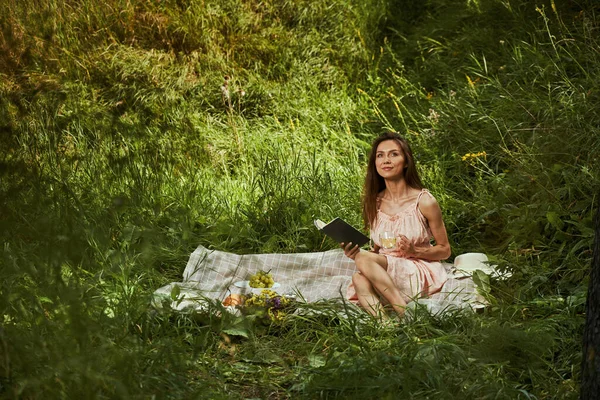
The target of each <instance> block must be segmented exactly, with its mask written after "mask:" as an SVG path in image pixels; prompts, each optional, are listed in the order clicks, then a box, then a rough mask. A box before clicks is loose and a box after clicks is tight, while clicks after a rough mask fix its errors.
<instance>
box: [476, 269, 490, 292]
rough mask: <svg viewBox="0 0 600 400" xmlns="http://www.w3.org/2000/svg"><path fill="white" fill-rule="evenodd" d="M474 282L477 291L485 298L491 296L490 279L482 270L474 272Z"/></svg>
mask: <svg viewBox="0 0 600 400" xmlns="http://www.w3.org/2000/svg"><path fill="white" fill-rule="evenodd" d="M473 282H474V283H475V286H477V291H478V292H479V294H481V295H482V296H484V297H486V298H487V297H489V296H490V289H491V286H490V277H489V276H488V275H487V274H486V273H485V272H483V271H482V270H480V269H476V270H475V271H473Z"/></svg>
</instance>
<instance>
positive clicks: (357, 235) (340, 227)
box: [315, 218, 369, 247]
mask: <svg viewBox="0 0 600 400" xmlns="http://www.w3.org/2000/svg"><path fill="white" fill-rule="evenodd" d="M315 226H316V227H317V228H318V229H319V230H320V231H321V232H323V233H324V234H326V235H327V236H329V237H330V238H332V239H333V240H335V241H336V242H338V243H348V242H352V244H357V245H358V247H362V246H364V245H365V244H366V243H368V242H369V238H368V237H367V236H365V235H364V234H363V233H362V232H360V231H359V230H358V229H356V228H355V227H353V226H352V225H350V224H349V223H347V222H346V221H344V220H343V219H341V218H336V219H334V220H333V221H331V222H330V223H328V224H326V223H325V222H323V221H321V220H320V219H316V220H315Z"/></svg>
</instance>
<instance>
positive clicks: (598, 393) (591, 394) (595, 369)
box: [580, 207, 600, 400]
mask: <svg viewBox="0 0 600 400" xmlns="http://www.w3.org/2000/svg"><path fill="white" fill-rule="evenodd" d="M594 228H595V232H594V255H593V261H592V272H591V274H590V284H589V286H588V296H587V301H586V304H585V315H586V317H585V329H584V331H583V359H582V361H581V393H580V399H581V400H597V399H600V207H599V208H598V211H597V212H596V218H595V222H594Z"/></svg>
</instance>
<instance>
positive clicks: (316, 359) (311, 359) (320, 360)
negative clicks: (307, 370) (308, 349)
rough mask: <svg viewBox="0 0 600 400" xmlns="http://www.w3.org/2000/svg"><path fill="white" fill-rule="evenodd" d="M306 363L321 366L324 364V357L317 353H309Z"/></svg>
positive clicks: (315, 366)
mask: <svg viewBox="0 0 600 400" xmlns="http://www.w3.org/2000/svg"><path fill="white" fill-rule="evenodd" d="M308 363H309V364H310V366H311V367H313V368H321V367H322V366H324V365H325V357H323V356H321V355H317V354H310V355H309V356H308Z"/></svg>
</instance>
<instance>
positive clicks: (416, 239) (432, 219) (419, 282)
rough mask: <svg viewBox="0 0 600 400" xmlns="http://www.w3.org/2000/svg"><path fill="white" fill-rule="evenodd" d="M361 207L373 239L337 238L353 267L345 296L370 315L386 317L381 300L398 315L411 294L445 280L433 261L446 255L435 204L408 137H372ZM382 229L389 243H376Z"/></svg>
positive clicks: (445, 238) (445, 240)
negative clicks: (366, 246)
mask: <svg viewBox="0 0 600 400" xmlns="http://www.w3.org/2000/svg"><path fill="white" fill-rule="evenodd" d="M362 207H363V219H364V223H365V227H369V228H370V231H371V240H372V241H373V242H374V244H375V245H374V247H373V249H372V250H371V251H361V250H360V249H359V248H358V246H355V245H353V244H352V243H342V244H341V247H342V248H343V249H344V253H345V254H346V256H348V257H350V258H351V259H353V260H354V262H355V263H356V267H357V269H358V272H356V273H355V274H354V275H353V276H352V284H351V285H350V287H349V288H348V298H349V299H350V300H354V301H358V303H359V304H360V305H361V307H362V308H364V309H365V310H366V311H367V312H369V313H370V314H371V315H373V316H382V317H384V318H385V317H386V314H385V313H383V312H382V305H381V301H383V302H384V303H386V304H390V305H391V306H392V307H393V308H394V311H396V313H397V314H398V315H399V316H402V315H403V314H404V310H405V307H406V304H407V303H408V302H409V301H410V300H411V299H413V298H415V297H420V296H428V295H430V294H433V293H435V292H437V291H439V290H440V289H441V287H442V285H443V284H444V282H446V279H447V276H446V270H445V269H444V267H443V265H442V264H441V263H440V262H439V261H440V260H444V259H446V258H448V257H450V245H449V244H448V235H447V233H446V228H445V226H444V221H443V220H442V212H441V210H440V206H439V205H438V203H437V201H436V199H435V198H434V197H433V196H432V195H431V194H430V193H429V192H428V191H427V190H425V189H423V186H422V184H421V179H420V178H419V175H418V173H417V170H416V168H415V162H414V159H413V155H412V151H411V150H410V147H409V145H408V142H407V141H406V140H405V139H403V138H402V137H401V136H400V135H398V134H397V133H395V132H389V133H386V134H384V135H382V136H380V137H378V138H377V139H376V140H375V142H374V143H373V146H372V148H371V154H370V157H369V164H368V166H367V176H366V179H365V185H364V193H363V199H362ZM383 232H391V233H392V235H393V237H395V239H396V244H395V247H393V248H390V249H385V248H383V247H382V245H381V240H380V235H381V234H382V233H383ZM431 237H433V238H434V240H435V245H432V244H431V243H430V238H431Z"/></svg>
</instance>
